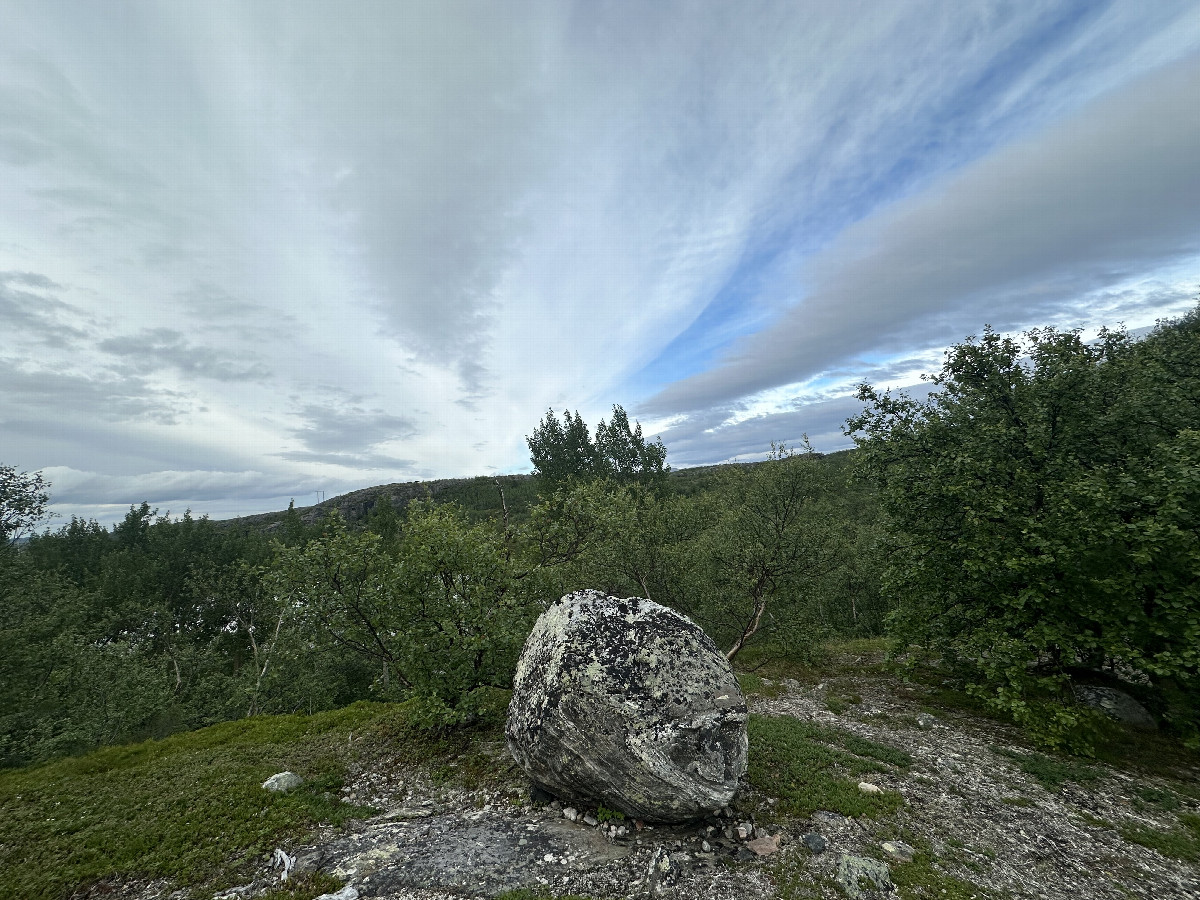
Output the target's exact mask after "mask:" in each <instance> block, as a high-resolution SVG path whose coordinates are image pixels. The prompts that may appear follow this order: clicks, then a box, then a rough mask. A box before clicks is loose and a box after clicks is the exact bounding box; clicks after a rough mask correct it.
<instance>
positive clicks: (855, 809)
mask: <svg viewBox="0 0 1200 900" xmlns="http://www.w3.org/2000/svg"><path fill="white" fill-rule="evenodd" d="M749 727H750V767H749V771H748V775H749V778H750V784H751V785H752V786H753V787H754V788H755V789H756V790H760V791H763V792H764V793H766V794H767V795H769V796H772V797H778V798H779V800H780V803H779V806H778V810H779V812H780V813H782V814H784V815H792V816H800V817H807V816H809V815H811V814H812V813H813V812H815V811H816V810H818V809H827V810H831V811H834V812H839V813H842V814H843V815H847V816H867V817H868V818H875V817H877V816H879V815H882V814H884V813H887V812H891V811H893V810H895V809H897V808H898V807H899V806H900V805H901V804H902V803H903V799H902V798H901V797H900V795H899V794H896V793H893V792H891V791H884V792H883V793H881V794H866V793H863V792H862V791H860V790H859V789H858V784H857V780H856V779H857V777H858V776H862V775H866V774H868V773H871V772H894V771H896V770H897V769H901V770H902V769H907V768H908V767H909V766H911V765H912V758H911V757H910V756H909V755H908V754H907V753H905V752H904V751H903V750H898V749H896V748H894V747H888V746H886V745H883V744H878V743H875V742H873V741H868V740H866V739H865V738H860V737H858V736H856V735H853V734H850V733H849V732H844V731H840V730H838V729H835V728H828V727H825V726H821V725H814V724H811V723H808V722H801V721H800V720H799V719H794V718H792V717H790V716H759V715H752V716H751V717H750V726H749Z"/></svg>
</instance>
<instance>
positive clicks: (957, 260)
mask: <svg viewBox="0 0 1200 900" xmlns="http://www.w3.org/2000/svg"><path fill="white" fill-rule="evenodd" d="M1197 90H1200V58H1196V57H1193V58H1191V59H1188V60H1185V61H1184V62H1182V63H1178V64H1175V65H1172V66H1170V67H1167V68H1165V69H1164V70H1162V71H1160V72H1156V73H1154V74H1152V75H1150V76H1147V77H1145V78H1144V79H1142V80H1141V81H1140V82H1139V83H1137V84H1135V85H1132V86H1130V87H1128V88H1126V89H1123V90H1120V91H1117V92H1115V93H1113V94H1112V95H1109V96H1106V97H1103V98H1101V99H1099V100H1097V101H1096V102H1094V103H1093V104H1092V105H1091V106H1089V107H1088V108H1087V109H1085V110H1083V111H1081V112H1080V113H1079V114H1077V115H1075V116H1073V117H1071V118H1070V119H1068V120H1067V121H1065V122H1063V123H1061V124H1058V125H1056V126H1053V127H1052V128H1050V129H1047V130H1046V131H1045V132H1043V133H1042V134H1040V135H1038V136H1036V137H1033V138H1030V139H1028V140H1025V141H1021V142H1019V143H1016V144H1014V145H1011V146H1009V147H1007V148H1005V149H1003V150H1001V151H998V152H997V153H995V154H993V155H991V156H989V157H987V158H985V159H983V160H982V161H980V162H978V163H976V164H974V165H971V166H969V167H967V168H966V169H965V170H963V171H962V172H960V173H958V174H956V175H954V176H952V177H950V178H948V179H946V180H944V181H943V182H941V183H939V184H937V185H936V186H934V187H932V188H931V189H929V190H928V191H926V192H923V193H922V194H920V195H918V196H916V197H914V198H912V199H910V200H907V201H902V202H900V203H898V204H896V205H894V206H893V207H891V208H889V209H887V210H885V211H882V212H881V213H879V214H878V215H876V216H872V217H870V218H868V219H865V220H864V221H862V222H860V223H858V224H856V225H854V226H852V227H851V228H849V229H847V230H846V231H845V232H843V234H842V235H841V236H840V237H839V239H838V240H837V242H836V243H835V244H834V245H833V246H832V247H831V248H830V249H829V250H827V251H825V252H823V253H821V254H819V255H818V256H816V257H815V258H814V259H813V260H811V261H810V262H809V263H808V265H807V266H806V267H805V272H804V276H803V277H804V278H805V280H807V281H808V282H809V283H810V284H811V288H810V289H809V290H808V291H807V292H806V295H805V296H804V298H803V299H802V300H800V301H799V302H797V303H796V305H795V306H794V307H793V308H791V309H790V310H788V311H787V312H785V313H784V314H783V315H782V316H781V317H780V318H779V320H778V321H777V322H776V323H774V324H773V325H771V326H770V327H769V328H767V329H764V330H763V331H761V332H759V333H757V334H755V335H753V336H751V337H748V338H746V339H744V340H742V341H740V342H739V343H738V344H737V345H735V347H734V348H733V349H732V350H731V351H730V352H729V354H728V355H727V356H726V357H725V358H724V359H723V360H722V361H721V364H720V365H718V366H716V367H714V368H713V369H711V370H709V371H707V372H704V373H702V374H700V375H697V376H695V377H693V378H690V379H685V380H683V381H681V382H678V383H676V384H673V385H670V386H668V387H666V388H665V389H664V390H662V391H660V392H659V393H658V394H657V395H656V396H655V397H653V398H652V399H651V400H650V401H649V402H647V404H646V406H645V408H646V409H647V410H651V411H655V412H660V413H671V412H680V411H686V410H692V409H696V408H699V407H704V406H708V405H710V404H713V403H720V402H727V401H729V400H731V399H733V398H737V397H743V396H747V395H750V394H753V393H755V392H758V391H762V390H765V389H768V388H772V387H776V386H779V385H783V384H789V383H794V382H799V381H803V380H805V379H807V378H810V377H812V376H814V375H817V374H819V373H821V372H822V371H824V370H826V369H828V368H830V367H832V366H834V365H836V364H838V363H839V362H840V361H842V360H845V359H847V358H851V357H853V356H855V355H858V354H862V353H865V352H868V351H881V350H882V351H886V352H896V351H898V350H900V349H902V348H903V347H904V346H905V344H906V343H909V342H911V341H913V340H914V339H916V340H921V339H924V340H926V341H928V342H930V343H935V342H938V341H941V342H943V343H945V342H947V341H948V340H952V339H953V338H954V337H955V336H958V335H961V334H962V333H963V329H964V328H966V329H972V328H973V327H978V324H979V323H978V317H979V316H980V315H981V314H982V315H986V316H987V317H988V318H989V320H991V321H993V322H996V324H998V325H1002V326H1007V325H1011V324H1014V323H1017V324H1020V323H1023V322H1029V321H1030V319H1031V318H1032V317H1033V316H1036V315H1037V314H1039V313H1041V314H1045V313H1046V312H1048V311H1054V312H1058V311H1059V310H1060V309H1061V308H1062V306H1063V305H1064V304H1066V303H1067V302H1069V301H1072V300H1075V299H1077V298H1078V297H1080V296H1081V295H1083V294H1086V293H1088V292H1090V291H1092V290H1095V289H1097V288H1101V287H1106V286H1107V285H1108V284H1109V283H1111V282H1114V281H1117V280H1119V279H1120V278H1122V277H1127V275H1128V274H1129V273H1131V272H1138V271H1145V270H1148V269H1153V268H1155V267H1158V266H1162V265H1166V264H1170V263H1174V262H1177V261H1178V260H1180V259H1184V258H1190V257H1194V256H1197V255H1200V170H1198V169H1197V167H1196V165H1195V160H1196V159H1197V158H1200V117H1197V116H1196V115H1195V114H1194V113H1193V111H1192V110H1193V106H1194V103H1195V97H1196V92H1197ZM938 317H941V320H940V321H938ZM931 332H932V333H931Z"/></svg>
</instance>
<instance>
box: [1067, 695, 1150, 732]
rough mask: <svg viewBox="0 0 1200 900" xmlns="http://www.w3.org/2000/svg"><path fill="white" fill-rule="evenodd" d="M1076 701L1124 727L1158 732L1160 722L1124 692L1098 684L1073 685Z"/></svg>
mask: <svg viewBox="0 0 1200 900" xmlns="http://www.w3.org/2000/svg"><path fill="white" fill-rule="evenodd" d="M1071 687H1072V689H1073V690H1074V692H1075V699H1076V700H1078V701H1079V702H1080V703H1082V704H1083V705H1084V706H1088V707H1091V708H1092V709H1096V710H1099V711H1100V712H1102V713H1104V714H1105V715H1106V716H1108V717H1109V718H1111V719H1116V720H1117V721H1118V722H1120V723H1121V724H1122V725H1128V726H1129V727H1130V728H1135V729H1137V730H1139V731H1157V730H1158V722H1156V721H1155V720H1154V716H1152V715H1150V712H1149V711H1148V710H1147V709H1146V707H1144V706H1142V704H1140V703H1138V702H1137V701H1136V700H1135V699H1133V697H1131V696H1129V695H1128V694H1127V693H1125V692H1124V691H1120V690H1117V689H1116V688H1112V687H1104V686H1102V685H1097V684H1073V685H1072V686H1071Z"/></svg>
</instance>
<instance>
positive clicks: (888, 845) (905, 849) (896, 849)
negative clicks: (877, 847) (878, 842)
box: [883, 841, 917, 862]
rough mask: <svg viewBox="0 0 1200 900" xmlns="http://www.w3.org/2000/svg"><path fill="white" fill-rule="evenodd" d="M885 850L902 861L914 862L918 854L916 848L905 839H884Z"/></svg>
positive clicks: (893, 857)
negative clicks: (904, 840)
mask: <svg viewBox="0 0 1200 900" xmlns="http://www.w3.org/2000/svg"><path fill="white" fill-rule="evenodd" d="M883 852H884V853H886V854H887V855H888V856H890V857H891V858H892V859H895V860H898V861H900V862H912V859H913V857H914V856H916V855H917V851H916V849H915V848H913V847H910V846H908V844H906V843H904V842H903V841H884V842H883Z"/></svg>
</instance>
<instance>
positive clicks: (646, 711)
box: [505, 591, 748, 822]
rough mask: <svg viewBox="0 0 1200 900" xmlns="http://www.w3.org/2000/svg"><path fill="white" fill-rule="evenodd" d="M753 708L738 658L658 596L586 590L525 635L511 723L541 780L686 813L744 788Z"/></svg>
mask: <svg viewBox="0 0 1200 900" xmlns="http://www.w3.org/2000/svg"><path fill="white" fill-rule="evenodd" d="M746 720H747V714H746V701H745V698H744V697H743V696H742V692H741V690H740V689H739V687H738V684H737V680H736V678H735V677H734V675H733V672H732V670H731V669H730V667H729V663H728V662H727V661H726V659H725V657H724V656H723V655H722V654H721V652H720V651H719V650H718V649H717V647H716V645H715V644H713V642H712V640H711V639H710V638H709V637H708V635H706V634H705V633H704V631H703V630H702V629H701V628H700V627H699V626H698V625H696V623H694V622H692V621H691V620H690V619H688V618H687V617H686V616H683V615H681V614H679V613H677V612H675V611H674V610H671V609H668V608H667V607H665V606H661V605H659V604H657V603H653V602H651V601H649V600H645V599H641V598H631V599H624V600H622V599H618V598H616V597H609V596H606V595H605V594H603V593H600V592H598V591H578V592H576V593H573V594H568V595H567V596H565V597H563V598H562V599H561V600H559V601H558V602H557V603H555V604H554V605H553V606H552V607H550V609H548V610H547V611H546V612H545V613H543V614H542V616H541V618H539V619H538V621H537V624H536V625H535V626H534V628H533V631H532V633H531V634H530V635H529V638H528V640H526V642H525V647H524V649H523V650H522V652H521V657H520V660H519V661H518V664H517V673H516V678H515V680H514V683H513V697H512V702H511V704H510V705H509V710H508V721H507V724H506V728H505V733H506V737H507V739H508V746H509V750H510V751H511V753H512V755H513V757H514V758H515V759H516V761H517V762H518V763H519V764H520V765H521V767H522V768H523V769H524V770H525V772H526V774H527V775H528V776H529V777H530V779H531V780H532V781H533V782H534V784H535V785H536V786H538V787H539V788H541V789H543V790H545V791H548V792H549V793H551V794H553V795H555V796H557V797H561V798H564V799H576V798H578V799H588V800H593V801H596V802H598V803H600V804H602V805H604V806H606V807H608V808H611V809H615V810H619V811H621V812H623V813H625V814H627V815H629V816H632V817H634V818H637V819H643V820H646V821H650V822H678V821H686V820H688V819H692V818H696V817H698V816H702V815H706V814H708V813H712V812H714V811H715V810H718V809H720V808H721V807H723V806H725V805H726V804H728V803H729V802H730V801H731V800H732V799H733V796H734V794H735V793H736V791H737V787H738V779H739V778H740V777H741V776H742V775H743V774H745V771H746V761H747V751H748V742H747V736H746Z"/></svg>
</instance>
